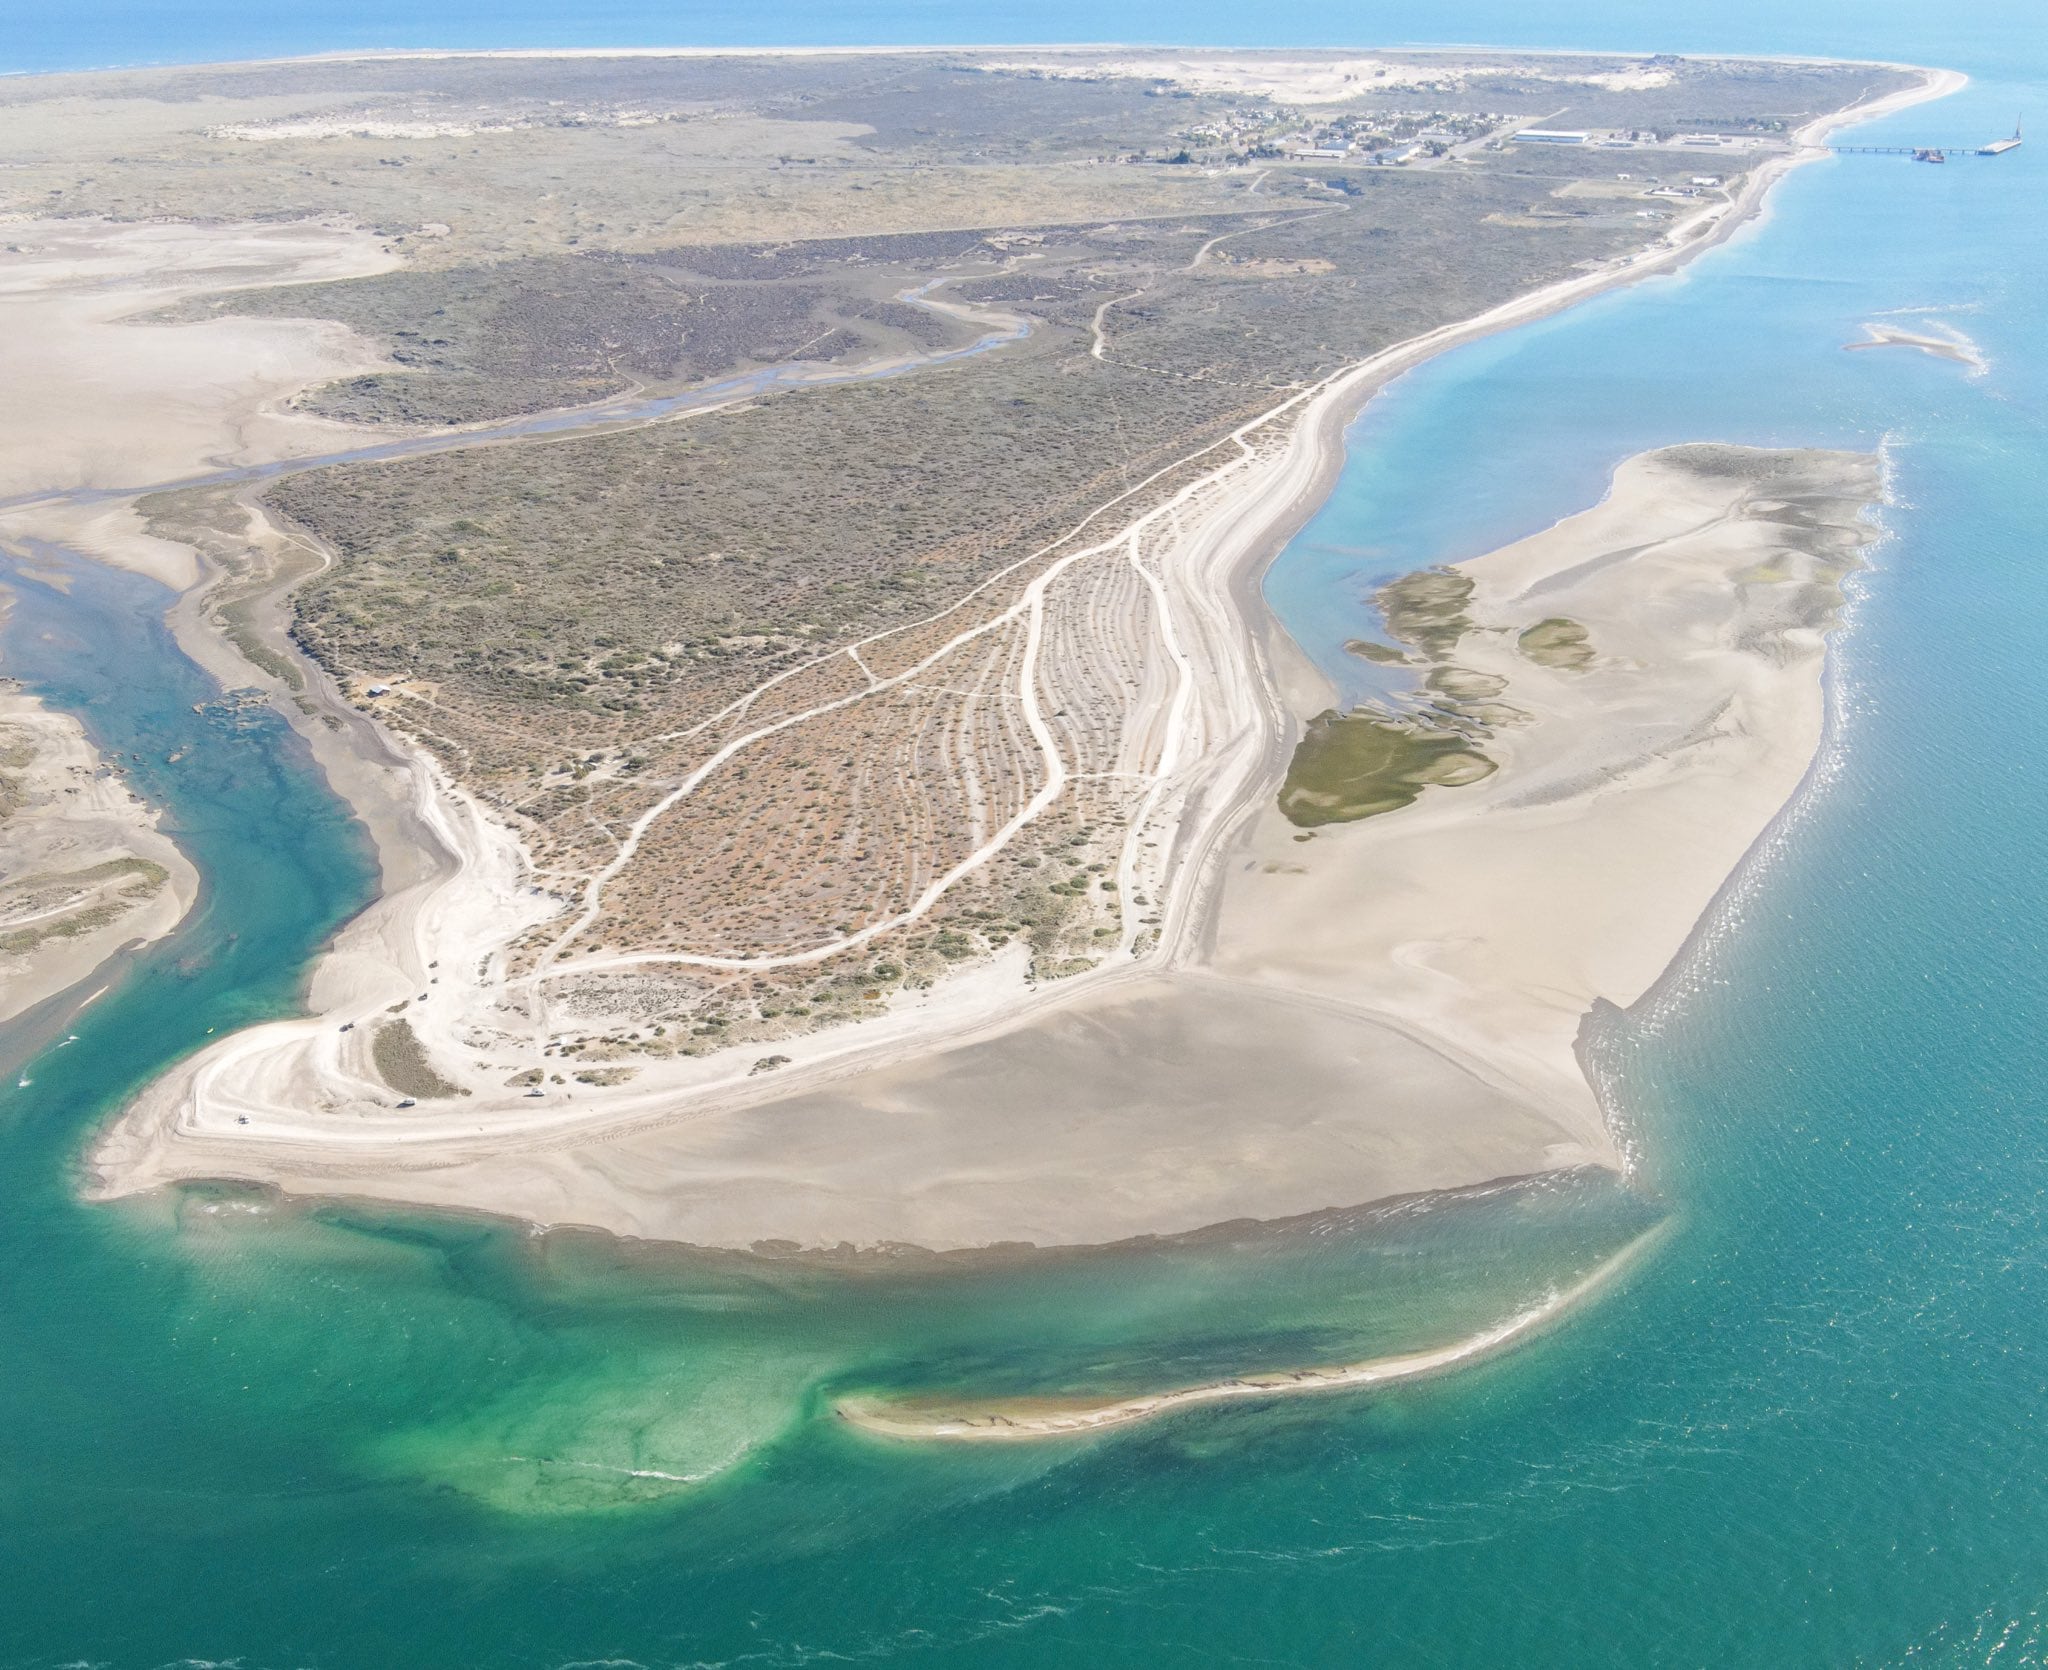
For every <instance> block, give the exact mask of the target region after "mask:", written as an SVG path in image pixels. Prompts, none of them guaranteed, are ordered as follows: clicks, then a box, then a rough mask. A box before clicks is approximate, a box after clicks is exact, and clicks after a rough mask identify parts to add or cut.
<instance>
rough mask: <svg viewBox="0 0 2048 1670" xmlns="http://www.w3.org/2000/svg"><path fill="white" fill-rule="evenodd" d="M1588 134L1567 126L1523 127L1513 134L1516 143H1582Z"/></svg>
mask: <svg viewBox="0 0 2048 1670" xmlns="http://www.w3.org/2000/svg"><path fill="white" fill-rule="evenodd" d="M1587 137H1588V135H1587V134H1585V133H1584V132H1582V131H1581V132H1573V131H1572V130H1570V129H1568V128H1523V129H1522V130H1521V131H1520V132H1519V133H1517V134H1516V135H1515V143H1516V144H1518V145H1583V144H1585V142H1586V140H1587Z"/></svg>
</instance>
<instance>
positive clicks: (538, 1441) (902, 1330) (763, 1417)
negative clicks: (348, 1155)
mask: <svg viewBox="0 0 2048 1670" xmlns="http://www.w3.org/2000/svg"><path fill="white" fill-rule="evenodd" d="M284 1210H289V1209H284ZM1658 1216H1659V1208H1658V1207H1657V1206H1656V1205H1655V1203H1653V1202H1649V1201H1646V1200H1644V1199H1642V1198H1640V1197H1639V1196H1637V1195H1635V1194H1634V1193H1632V1192H1631V1191H1630V1190H1628V1189H1627V1188H1625V1187H1623V1186H1622V1185H1620V1184H1619V1183H1618V1182H1617V1181H1616V1180H1614V1179H1613V1178H1611V1177H1609V1176H1607V1175H1606V1174H1601V1173H1586V1174H1566V1175H1560V1176H1556V1177H1551V1178H1545V1179H1536V1180H1531V1181H1529V1182H1526V1183H1523V1184H1519V1185H1514V1186H1504V1187H1501V1188H1498V1189H1495V1190H1490V1191H1486V1192H1485V1193H1483V1194H1478V1195H1473V1196H1469V1197H1465V1196H1459V1197H1441V1198H1432V1199H1421V1200H1416V1201H1411V1202H1405V1203H1398V1204H1395V1205H1392V1206H1388V1207H1383V1208H1378V1209H1361V1210H1358V1211H1354V1212H1335V1213H1324V1214H1318V1215H1316V1216H1314V1217H1311V1218H1306V1219H1302V1220H1296V1221H1291V1222H1288V1223H1285V1224H1274V1225H1250V1224H1247V1225H1240V1226H1235V1227H1233V1228H1230V1229H1228V1230H1222V1231H1214V1232H1209V1233H1205V1234H1202V1235H1197V1236H1190V1237H1180V1238H1175V1239H1170V1240H1159V1241H1152V1242H1143V1243H1135V1244H1130V1245H1126V1246H1122V1247H1117V1248H1108V1249H1101V1250H1097V1251H1091V1252H1074V1253H1045V1254H1038V1255H1021V1256H1019V1255H1012V1256H1009V1257H1006V1258H1003V1259H994V1258H988V1257H979V1258H972V1259H959V1258H953V1257H936V1256H930V1255H923V1256H919V1255H908V1256H905V1257H902V1258H898V1259H894V1260H891V1261H890V1262H889V1263H887V1264H880V1265H877V1264H856V1265H851V1266H843V1265H842V1266H834V1265H829V1264H822V1263H818V1262H811V1261H796V1260H786V1259H768V1258H760V1257H754V1256H748V1255H717V1254H705V1253H694V1252H688V1251H685V1250H681V1249H663V1248H659V1247H653V1246H648V1245H645V1244H639V1243H631V1242H616V1241H612V1240H609V1239H608V1238H604V1237H597V1236H589V1235H581V1234H567V1235H554V1236H547V1237H532V1236H526V1235H522V1234H519V1233H517V1232H515V1231H513V1230H510V1229H492V1230H488V1231H480V1230H477V1229H476V1228H474V1227H473V1226H466V1225H462V1224H460V1223H451V1224H450V1225H449V1226H448V1228H447V1231H446V1233H447V1235H448V1236H449V1237H450V1241H449V1243H448V1244H447V1245H439V1244H437V1237H438V1236H439V1234H440V1233H441V1232H440V1230H439V1229H437V1227H436V1226H435V1225H434V1224H433V1223H432V1222H431V1221H427V1222H422V1221H419V1220H402V1221H394V1222H393V1223H392V1224H388V1225H387V1224H383V1223H380V1222H378V1221H376V1220H371V1219H355V1220H351V1221H343V1220H341V1219H338V1218H337V1217H336V1216H335V1214H333V1213H326V1214H322V1215H321V1216H320V1217H319V1218H317V1219H308V1220H307V1221H305V1223H304V1224H303V1226H302V1228H301V1230H300V1231H299V1233H300V1235H301V1236H302V1237H303V1240H302V1246H301V1251H300V1253H299V1257H300V1258H301V1259H302V1260H303V1259H306V1258H311V1259H313V1260H314V1261H315V1262H317V1261H318V1260H319V1259H320V1258H323V1257H325V1256H328V1254H327V1253H326V1252H325V1251H323V1250H321V1249H322V1248H324V1247H328V1246H332V1247H334V1248H336V1249H338V1250H339V1251H340V1252H342V1253H343V1255H344V1256H347V1257H350V1258H353V1257H355V1256H358V1255H357V1254H355V1253H354V1252H353V1250H352V1249H351V1248H350V1247H349V1245H348V1243H349V1241H350V1240H351V1239H355V1240H365V1239H367V1240H369V1241H372V1242H375V1241H377V1240H378V1239H380V1238H382V1237H385V1236H387V1235H391V1234H394V1233H395V1234H396V1235H398V1236H399V1237H401V1238H402V1239H400V1240H392V1241H390V1242H388V1243H387V1244H388V1245H389V1246H391V1247H392V1248H395V1249H396V1248H402V1249H405V1250H407V1251H409V1253H410V1256H411V1257H412V1258H413V1259H414V1260H415V1261H416V1264H417V1269H416V1271H415V1275H414V1278H413V1280H414V1282H415V1283H416V1284H417V1285H418V1287H419V1290H420V1299H419V1301H418V1302H419V1303H420V1304H421V1305H422V1306H424V1307H426V1308H427V1309H428V1310H429V1311H430V1312H431V1313H432V1314H433V1315H434V1316H435V1323H434V1331H435V1334H436V1336H437V1338H438V1341H439V1345H438V1350H437V1352H436V1353H435V1355H437V1356H438V1358H439V1364H438V1366H432V1367H430V1366H429V1364H428V1363H427V1362H426V1361H424V1360H423V1361H420V1362H419V1363H417V1364H415V1365H414V1366H413V1367H412V1368H411V1369H410V1370H409V1372H413V1373H417V1374H419V1375H421V1377H422V1379H423V1381H424V1382H425V1383H427V1384H430V1385H431V1386H433V1387H434V1388H435V1392H434V1395H433V1396H432V1397H431V1398H428V1399H425V1400H423V1402H422V1404H421V1405H420V1407H419V1410H418V1415H417V1418H413V1419H408V1420H402V1421H399V1422H397V1423H394V1424H393V1425H392V1426H391V1427H390V1428H389V1429H388V1430H386V1431H383V1432H380V1433H377V1434H376V1435H375V1436H374V1437H373V1438H371V1439H370V1441H369V1442H367V1443H365V1444H364V1445H363V1446H362V1447H361V1450H360V1458H361V1464H362V1466H363V1468H364V1469H365V1471H366V1472H367V1473H368V1474H370V1475H373V1476H376V1477H381V1478H384V1479H386V1480H389V1481H392V1482H403V1481H411V1482H413V1483H414V1484H417V1485H419V1486H423V1487H426V1488H429V1489H435V1490H446V1491H450V1492H453V1493H454V1494H456V1495H458V1496H460V1497H462V1498H465V1499H467V1500H468V1501H470V1502H471V1503H473V1504H476V1505H479V1506H481V1507H483V1508H485V1509H488V1510H491V1511H493V1512H496V1513H504V1514H512V1515H519V1516H533V1515H539V1516H550V1515H564V1514H568V1515H574V1514H587V1513H613V1512H617V1511H621V1510H628V1509H635V1508H642V1507H647V1506H649V1505H652V1504H659V1503H676V1504H682V1503H689V1504H695V1505H700V1506H701V1505H702V1504H703V1503H704V1502H705V1501H706V1500H707V1499H716V1498H723V1497H725V1496H727V1495H730V1494H731V1493H732V1492H734V1491H739V1492H740V1493H741V1494H743V1495H744V1494H746V1493H747V1492H748V1491H751V1490H753V1489H755V1488H758V1486H759V1484H760V1481H761V1480H762V1478H763V1477H764V1476H767V1475H772V1474H774V1473H775V1472H776V1471H777V1470H778V1469H779V1468H780V1467H782V1466H784V1465H786V1464H787V1458H788V1457H789V1455H790V1454H792V1453H794V1452H796V1451H802V1450H808V1449H809V1448H811V1447H812V1446H814V1445H815V1444H817V1443H818V1442H827V1443H832V1442H836V1441H838V1440H836V1439H835V1438H834V1436H833V1435H832V1429H833V1428H834V1427H835V1426H836V1416H835V1414H834V1405H835V1403H836V1401H837V1400H838V1399H839V1398H840V1397H842V1396H844V1395H846V1394H847V1393H849V1392H851V1391H856V1390H857V1391H859V1392H861V1393H864V1394H881V1395H885V1396H905V1395H932V1394H939V1395H953V1396H967V1397H977V1398H980V1397H1001V1396H1055V1397H1071V1396H1102V1395H1120V1394H1129V1393H1135V1392H1146V1391H1155V1390H1162V1389H1171V1388H1174V1387H1178V1386H1183V1385H1188V1384H1195V1383H1201V1382H1205V1381H1208V1380H1212V1379H1215V1378H1219V1377H1228V1376H1232V1375H1238V1374H1244V1373H1256V1372H1262V1371H1267V1370H1273V1369H1285V1368H1290V1367H1296V1366H1307V1365H1330V1364H1337V1363H1344V1362H1350V1361H1356V1360H1359V1359H1361V1358H1365V1357H1371V1356H1379V1355H1385V1354H1388V1353H1393V1352H1401V1351H1407V1350H1414V1349H1419V1348H1425V1347H1428V1346H1432V1345H1437V1344H1441V1343H1444V1342H1447V1341H1449V1340H1453V1339H1457V1338H1460V1337H1463V1336H1465V1335H1468V1334H1470V1333H1473V1332H1476V1331H1478V1330H1481V1329H1484V1328H1486V1327H1489V1326H1491V1325H1493V1324H1496V1323H1498V1322H1499V1321H1501V1320H1502V1319H1503V1318H1505V1317H1507V1316H1510V1315H1513V1314H1516V1313H1517V1312H1519V1311H1520V1310H1522V1309H1524V1308H1526V1307H1527V1306H1529V1305H1530V1304H1532V1303H1536V1302H1539V1301H1541V1300H1542V1299H1543V1298H1544V1297H1546V1296H1547V1295H1548V1294H1550V1293H1553V1292H1556V1291H1558V1290H1560V1289H1563V1288H1566V1287H1568V1286H1570V1285H1571V1284H1572V1283H1573V1282H1575V1281H1576V1280H1578V1279H1579V1278H1581V1277H1582V1276H1584V1275H1585V1274H1586V1273H1587V1272H1588V1271H1590V1270H1591V1269H1593V1268H1595V1267H1596V1266H1598V1265H1599V1264H1600V1263H1601V1262H1602V1261H1603V1260H1604V1259H1606V1258H1608V1257H1610V1256H1611V1255H1612V1254H1613V1253H1614V1252H1615V1251H1616V1250H1617V1249H1618V1248H1620V1247H1623V1246H1626V1245H1627V1244H1629V1243H1630V1242H1631V1241H1632V1240H1634V1239H1635V1238H1636V1237H1637V1236H1639V1235H1640V1234H1641V1233H1642V1232H1643V1231H1644V1229H1645V1228H1647V1227H1648V1226H1649V1225H1651V1224H1653V1223H1654V1222H1656V1221H1657V1219H1658ZM336 1237H339V1238H340V1239H339V1240H337V1239H336ZM260 1238H262V1237H261V1235H260V1234H259V1239H260ZM266 1257H267V1260H268V1262H269V1263H270V1264H271V1265H272V1266H273V1267H276V1268H279V1269H283V1268H284V1265H283V1264H281V1263H280V1262H279V1261H278V1260H277V1258H276V1256H275V1253H274V1251H273V1252H272V1253H270V1254H268V1255H266ZM458 1274H459V1275H460V1277H461V1280H460V1281H456V1280H454V1279H452V1278H454V1277H455V1276H457V1275H458ZM291 1279H292V1281H293V1282H294V1283H296V1282H297V1281H300V1280H303V1274H301V1275H300V1276H298V1277H294V1278H291ZM1197 1418H1200V1417H1197Z"/></svg>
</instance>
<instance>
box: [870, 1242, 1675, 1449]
mask: <svg viewBox="0 0 2048 1670" xmlns="http://www.w3.org/2000/svg"><path fill="white" fill-rule="evenodd" d="M1671 1221H1672V1220H1670V1219H1666V1220H1665V1221H1664V1222H1663V1223H1660V1224H1658V1225H1656V1226H1655V1227H1654V1228H1652V1229H1648V1230H1645V1231H1644V1232H1643V1233H1642V1234H1641V1235H1639V1236H1637V1237H1636V1238H1635V1239H1634V1240H1633V1241H1631V1242H1629V1243H1628V1245H1626V1246H1625V1247H1623V1248H1622V1249H1621V1250H1620V1251H1619V1252H1616V1253H1613V1254H1611V1255H1610V1256H1609V1257H1607V1258H1606V1259H1604V1260H1603V1261H1602V1262H1601V1263H1599V1264H1597V1265H1596V1266H1594V1268H1593V1269H1592V1270H1591V1271H1589V1272H1588V1273H1587V1274H1586V1275H1584V1276H1581V1277H1580V1278H1579V1279H1578V1280H1577V1281H1576V1282H1574V1283H1572V1285H1571V1286H1569V1287H1566V1288H1561V1289H1559V1290H1558V1291H1556V1292H1553V1293H1551V1294H1550V1295H1548V1296H1547V1297H1546V1298H1544V1299H1543V1300H1541V1301H1540V1302H1538V1303H1537V1304H1534V1305H1531V1306H1529V1307H1528V1308H1527V1309H1525V1310H1521V1311H1517V1312H1516V1313H1515V1314H1514V1315H1512V1316H1510V1317H1508V1318H1507V1319H1506V1320H1505V1321H1503V1322H1498V1323H1496V1324H1494V1326H1492V1327H1491V1328H1484V1329H1481V1330H1480V1331H1479V1332H1478V1333H1476V1334H1468V1335H1466V1336H1465V1337H1464V1338H1463V1339H1460V1340H1454V1341H1453V1342H1452V1343H1450V1344H1448V1345H1439V1346H1433V1347H1431V1348H1430V1349H1429V1350H1427V1351H1410V1352H1403V1353H1400V1354H1397V1355H1395V1356H1391V1357H1371V1358H1367V1359H1366V1360H1365V1361H1363V1362H1357V1363H1344V1364H1341V1365H1339V1366H1337V1367H1335V1368H1297V1369H1279V1370H1275V1371H1273V1372H1271V1373H1267V1374H1261V1375H1253V1376H1244V1377H1241V1378H1237V1379H1231V1380H1211V1381H1205V1382H1204V1383H1203V1384H1201V1385H1199V1386H1181V1387H1176V1388H1175V1389H1174V1390H1172V1391H1166V1392H1146V1393H1141V1394H1140V1395H1138V1396H1136V1397H1127V1398H1118V1399H1115V1400H1113V1401H1109V1402H1104V1403H1084V1402H1080V1401H1078V1400H1069V1401H1064V1402H1057V1403H1055V1402H1052V1401H1049V1400H1027V1399H1010V1400H1005V1401H996V1400H990V1401H986V1402H967V1403H949V1404H948V1405H947V1406H946V1407H945V1409H944V1410H943V1412H941V1411H939V1410H937V1409H935V1408H934V1407H933V1404H932V1402H931V1401H930V1400H925V1401H920V1402H908V1401H906V1402H902V1403H891V1402H889V1401H887V1400H886V1399H883V1398H875V1397H849V1398H842V1399H840V1400H839V1402H838V1403H836V1404H835V1405H834V1406H833V1412H834V1413H835V1414H836V1415H838V1417H839V1418H840V1419H841V1420H842V1421H845V1422H846V1423H847V1424H849V1425H851V1426H856V1427H859V1428H860V1429H861V1430H862V1431H863V1432H869V1433H873V1434H874V1435H876V1436H877V1437H882V1438H897V1439H904V1440H908V1441H912V1442H947V1443H989V1442H994V1443H1028V1442H1035V1441H1038V1440H1042V1439H1048V1438H1077V1437H1085V1436H1087V1435H1089V1434H1091V1433H1096V1432H1103V1431H1107V1430H1108V1429H1110V1428H1112V1427H1120V1426H1130V1425H1133V1424H1134V1423H1136V1422H1138V1421H1149V1420H1153V1419H1155V1418H1157V1417H1158V1416H1161V1415H1167V1414H1173V1413H1176V1412H1177V1411H1179V1410H1182V1409H1191V1408H1194V1407H1197V1406H1198V1405H1201V1404H1209V1403H1229V1402H1234V1401H1237V1400H1240V1399H1246V1398H1275V1397H1294V1396H1297V1395H1299V1394H1301V1393H1305V1392H1335V1391H1346V1390H1355V1389H1357V1388H1359V1387H1363V1386H1390V1385H1395V1384H1398V1383H1400V1382H1402V1381H1408V1380H1420V1379H1424V1378H1426V1377H1427V1376H1430V1375H1436V1374H1447V1373H1449V1372H1451V1371H1452V1370H1454V1369H1459V1368H1463V1367H1465V1366H1466V1365H1467V1364H1470V1363H1473V1362H1477V1361H1478V1360H1479V1359H1481V1358H1483V1357H1489V1356H1492V1355H1493V1354H1494V1353H1496V1352H1499V1351H1503V1350H1505V1349H1506V1348H1507V1347H1509V1346H1511V1345H1515V1344H1518V1343H1520V1342H1521V1341H1523V1340H1525V1339H1527V1338H1528V1337H1529V1336H1530V1335H1532V1334H1534V1333H1536V1332H1537V1331H1538V1330H1539V1329H1541V1328H1543V1327H1545V1326H1547V1325H1548V1324H1550V1323H1552V1322H1555V1321H1557V1320H1558V1319H1559V1318H1560V1317H1562V1316H1564V1315H1565V1314H1566V1313H1567V1312H1569V1311H1571V1310H1573V1309H1574V1308H1576V1307H1577V1306H1578V1305H1579V1304H1581V1303H1583V1302H1584V1301H1585V1300H1586V1299H1588V1298H1590V1297H1592V1295H1593V1294H1594V1293H1596V1292H1598V1291H1599V1290H1600V1289H1601V1288H1602V1287H1605V1286H1606V1285H1607V1284H1608V1283H1609V1282H1610V1281H1612V1280H1613V1279H1614V1278H1615V1277H1616V1276H1618V1275H1620V1274H1621V1272H1622V1271H1623V1270H1624V1269H1626V1268H1627V1267H1628V1266H1629V1265H1631V1264H1633V1263H1634V1262H1635V1261H1636V1259H1637V1258H1639V1257H1640V1256H1641V1255H1642V1254H1643V1253H1645V1252H1647V1251H1648V1250H1649V1248H1650V1246H1651V1245H1652V1244H1653V1243H1654V1242H1656V1241H1659V1240H1661V1239H1662V1238H1663V1236H1664V1235H1665V1234H1666V1233H1667V1232H1668V1231H1669V1229H1670V1227H1671Z"/></svg>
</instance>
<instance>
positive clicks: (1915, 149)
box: [1828, 121, 2023, 162]
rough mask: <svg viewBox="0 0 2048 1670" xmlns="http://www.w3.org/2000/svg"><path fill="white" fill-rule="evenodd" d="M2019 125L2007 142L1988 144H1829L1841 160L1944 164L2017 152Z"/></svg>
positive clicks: (2017, 123) (1997, 141)
mask: <svg viewBox="0 0 2048 1670" xmlns="http://www.w3.org/2000/svg"><path fill="white" fill-rule="evenodd" d="M2020 126H2021V124H2020V122H2019V121H2015V122H2014V123H2013V125H2012V136H2011V137H2010V138H2009V139H1994V140H1992V141H1991V142H1990V143H1989V144H1988V145H1955V144H1944V145H1830V146H1829V147H1828V149H1829V150H1831V151H1833V152H1834V153H1835V155H1836V156H1841V157H1911V158H1912V159H1913V160H1914V161H1915V162H1947V161H1948V160H1949V159H1950V158H1951V157H1970V156H1976V157H2002V156H2004V155H2005V153H2006V152H2008V151H2017V150H2018V149H2019V148H2020V145H2021V143H2022V141H2023V135H2022V134H2021V131H2020Z"/></svg>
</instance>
